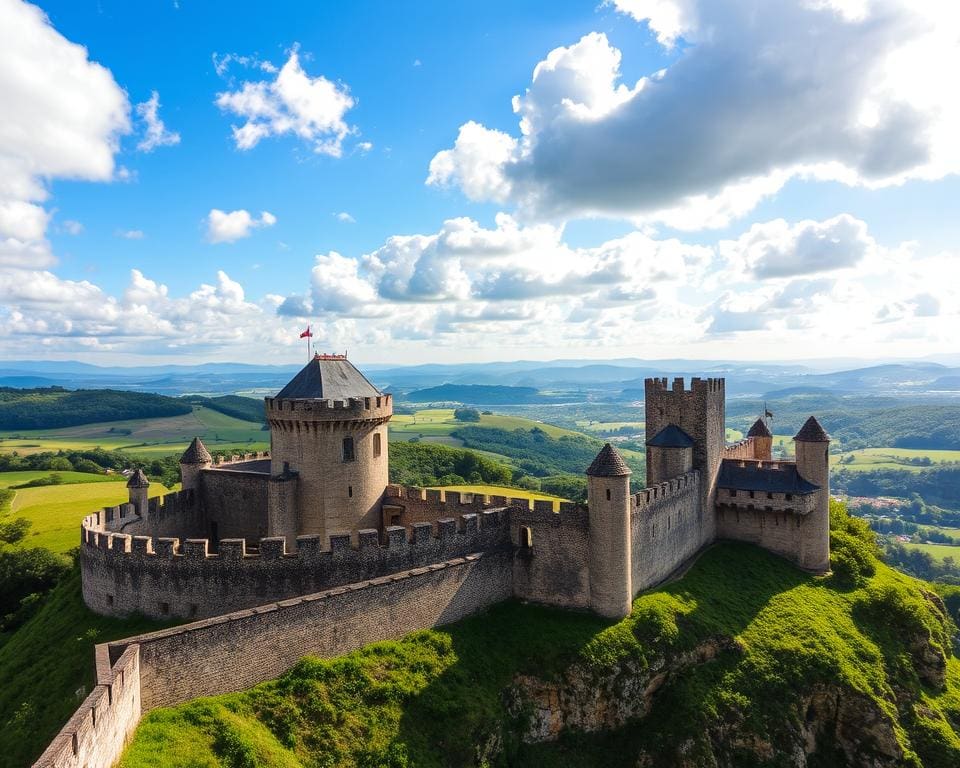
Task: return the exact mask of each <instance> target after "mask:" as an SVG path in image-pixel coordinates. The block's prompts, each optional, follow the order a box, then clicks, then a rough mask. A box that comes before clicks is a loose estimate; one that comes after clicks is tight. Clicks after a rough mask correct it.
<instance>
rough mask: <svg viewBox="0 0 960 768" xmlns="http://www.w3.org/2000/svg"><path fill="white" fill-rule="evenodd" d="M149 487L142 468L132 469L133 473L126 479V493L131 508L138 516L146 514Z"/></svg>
mask: <svg viewBox="0 0 960 768" xmlns="http://www.w3.org/2000/svg"><path fill="white" fill-rule="evenodd" d="M149 489H150V481H149V480H147V476H146V475H145V474H143V470H142V469H140V468H139V467H137V468H136V469H135V470H133V474H132V475H130V479H129V480H127V493H128V494H129V498H130V503H131V504H133V508H134V509H135V510H136V511H137V514H138V515H140V517H146V516H147V496H148V492H149Z"/></svg>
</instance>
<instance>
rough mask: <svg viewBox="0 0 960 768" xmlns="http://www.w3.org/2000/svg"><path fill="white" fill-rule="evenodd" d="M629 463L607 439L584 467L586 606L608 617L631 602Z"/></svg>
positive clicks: (617, 615)
mask: <svg viewBox="0 0 960 768" xmlns="http://www.w3.org/2000/svg"><path fill="white" fill-rule="evenodd" d="M631 474H632V473H631V472H630V467H628V466H627V464H626V462H624V460H623V457H621V456H620V454H619V453H617V450H616V449H615V448H614V447H613V446H612V445H610V443H607V444H606V445H605V446H603V448H601V449H600V453H598V454H597V457H596V458H595V459H594V460H593V463H592V464H591V465H590V467H589V468H588V469H587V508H588V510H589V512H588V513H589V515H590V609H591V610H593V611H594V612H596V613H598V614H600V615H601V616H606V617H608V618H611V619H622V618H623V617H624V616H629V615H630V610H631V608H632V604H633V577H632V566H631V557H632V546H631V543H630V475H631Z"/></svg>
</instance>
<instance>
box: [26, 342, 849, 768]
mask: <svg viewBox="0 0 960 768" xmlns="http://www.w3.org/2000/svg"><path fill="white" fill-rule="evenodd" d="M645 399H646V436H647V440H646V444H647V453H646V476H647V487H646V488H645V489H643V490H641V491H639V492H637V493H633V492H631V488H630V477H631V471H630V469H629V467H628V466H627V465H626V463H625V462H624V461H623V459H622V457H621V456H620V455H619V454H618V453H617V451H616V449H615V448H614V447H613V446H611V445H610V444H607V445H605V446H604V447H603V448H602V449H601V451H600V452H599V454H598V455H597V457H596V458H595V459H594V461H593V463H592V464H591V465H590V467H589V468H587V470H586V475H587V479H588V503H587V504H586V505H577V504H572V503H566V502H563V503H560V505H559V509H555V508H554V503H553V502H552V501H536V502H533V503H532V504H531V503H530V502H529V501H527V500H525V499H510V498H506V497H502V496H482V495H479V494H474V495H469V494H460V493H455V492H452V491H447V492H446V493H444V492H441V491H433V490H426V491H425V490H423V489H420V488H404V487H400V486H396V485H390V484H389V483H388V453H389V445H388V440H387V424H388V422H389V420H390V417H391V415H392V412H393V402H392V398H391V396H390V395H389V394H385V393H383V392H381V391H379V390H378V389H377V388H376V387H374V386H373V385H372V384H371V383H370V382H369V381H368V380H367V379H366V378H365V377H364V376H363V375H362V374H361V373H360V372H359V371H358V370H357V369H356V368H355V367H354V366H353V365H352V364H351V363H350V362H349V361H348V360H347V359H346V357H345V356H341V355H317V356H315V357H314V358H313V359H312V360H311V361H310V362H309V363H308V364H307V365H306V367H304V368H303V370H301V371H300V372H299V373H298V374H297V375H296V376H295V377H294V378H293V379H292V380H291V381H290V383H289V384H287V386H286V387H284V388H283V389H282V390H281V391H280V392H279V393H278V394H277V395H276V396H274V397H268V398H266V400H265V408H266V416H267V421H268V423H269V427H270V441H271V451H270V453H269V454H257V455H247V456H235V457H232V458H231V459H230V460H227V461H220V462H215V461H214V460H213V459H212V458H211V455H210V453H209V452H208V451H207V450H206V448H205V447H204V446H203V444H202V443H201V442H200V440H199V439H194V441H193V443H192V444H191V445H190V447H189V448H188V449H187V451H186V452H185V453H184V454H183V456H182V458H181V460H180V468H181V476H182V489H181V490H180V491H177V492H175V493H171V494H168V495H166V496H163V497H158V498H153V499H148V486H149V483H148V481H147V478H146V477H145V476H144V475H143V473H142V472H140V471H137V472H135V473H134V474H133V475H131V477H130V480H129V482H128V488H129V493H130V496H129V499H130V500H129V503H127V504H122V505H120V506H118V507H112V508H108V509H105V510H102V511H99V512H96V513H95V514H92V515H89V516H88V517H86V518H85V519H84V520H83V523H82V526H81V547H80V564H81V573H82V580H83V599H84V601H85V602H86V604H87V605H88V606H89V607H90V608H91V609H92V610H94V611H96V612H98V613H101V614H105V615H116V616H125V615H130V614H134V613H139V614H143V615H146V616H149V617H154V618H158V619H170V618H178V619H186V620H190V622H191V623H187V624H183V625H181V626H178V627H175V628H173V629H167V630H161V631H159V632H153V633H150V634H147V635H142V636H138V637H134V638H127V639H126V640H123V641H120V642H117V643H105V644H102V645H100V646H98V647H97V681H98V685H97V686H96V687H95V688H94V690H93V692H92V693H91V694H90V696H88V697H87V700H86V701H85V702H84V703H83V705H81V707H80V709H79V710H78V711H77V713H76V714H75V715H74V717H73V718H72V719H71V720H70V722H69V723H68V724H67V725H66V726H65V728H64V729H63V730H62V731H61V733H60V734H59V735H58V736H57V738H56V739H55V740H54V742H53V743H52V744H51V745H50V747H49V748H48V749H47V751H46V752H45V753H44V755H43V756H42V757H41V759H40V760H39V761H38V763H37V765H43V766H87V767H88V768H93V767H94V766H104V767H105V768H106V767H107V766H110V765H111V764H112V763H113V762H114V761H115V760H116V758H117V757H118V756H119V754H120V752H121V751H122V748H123V745H124V743H125V741H126V739H127V738H128V737H129V735H130V734H131V733H132V731H133V729H134V728H135V726H136V723H137V722H138V721H139V718H140V716H141V714H142V713H143V712H145V711H148V710H149V709H152V708H154V707H157V706H166V705H172V704H176V703H179V702H182V701H186V700H189V699H191V698H195V697H197V696H202V695H211V694H216V693H223V692H227V691H233V690H240V689H242V688H246V687H249V686H251V685H254V684H256V683H258V682H261V681H263V680H266V679H270V678H272V677H275V676H277V675H279V674H281V673H282V672H284V671H285V670H286V669H288V668H289V667H290V666H292V665H293V664H294V663H296V661H297V660H298V659H299V658H300V657H301V656H303V655H306V654H314V655H321V656H332V655H337V654H340V653H344V652H347V651H349V650H352V649H354V648H357V647H359V646H362V645H364V644H366V643H369V642H373V641H376V640H381V639H388V638H393V637H398V636H400V635H403V634H405V633H407V632H410V631H413V630H415V629H421V628H425V627H430V626H435V625H439V624H444V623H449V622H451V621H456V620H458V619H460V618H463V617H465V616H468V615H470V614H472V613H475V612H477V611H481V610H483V609H484V608H487V607H489V606H490V605H493V604H495V603H497V602H500V601H503V600H507V599H510V598H516V599H521V600H527V601H532V602H537V603H542V604H547V605H553V606H558V607H563V608H570V609H579V610H589V611H593V612H595V613H597V614H599V615H601V616H604V617H608V618H610V619H619V618H622V617H624V616H626V615H628V614H629V613H630V610H631V604H632V601H633V598H634V597H635V596H636V595H637V593H639V592H640V591H642V590H645V589H648V588H650V587H653V586H655V585H657V584H659V583H661V582H663V581H664V580H666V579H668V578H669V577H670V576H671V575H672V574H674V573H676V572H678V571H679V570H680V569H682V568H684V567H685V566H686V565H687V564H688V563H690V562H691V560H692V559H693V558H694V557H695V556H696V555H697V554H698V553H699V552H700V551H701V550H703V549H704V547H706V546H709V545H710V544H711V543H712V542H714V541H716V540H718V539H729V540H738V541H747V542H751V543H754V544H756V545H758V546H761V547H763V548H765V549H768V550H770V551H772V552H774V553H776V554H778V555H780V556H782V557H784V558H786V559H788V560H790V561H792V562H793V563H795V564H796V565H797V566H798V567H800V568H802V569H804V570H807V571H810V572H814V573H823V572H826V571H827V570H828V568H829V562H830V549H829V509H828V506H829V456H828V453H829V441H830V438H829V436H828V435H827V434H826V432H824V430H823V428H822V427H821V426H820V424H819V423H818V422H817V420H816V419H815V418H814V417H812V416H811V417H810V418H809V419H808V420H807V422H806V423H805V424H804V425H803V427H802V429H801V430H800V431H799V432H798V433H797V435H796V437H795V438H794V440H795V444H796V460H795V461H783V460H774V459H773V457H772V442H773V440H772V436H771V434H770V431H769V430H768V428H767V426H766V425H765V423H764V421H763V420H762V419H758V420H757V422H756V423H755V424H754V425H753V427H752V428H751V429H750V431H749V433H748V435H747V437H746V438H745V439H744V440H741V441H740V442H737V443H734V444H727V443H726V441H725V427H724V425H725V418H724V417H725V394H724V380H723V379H698V378H694V379H692V380H691V382H690V386H689V388H687V387H686V386H685V384H684V381H683V380H682V379H675V380H674V381H673V382H672V384H671V383H669V382H668V381H667V380H666V379H647V381H646V386H645Z"/></svg>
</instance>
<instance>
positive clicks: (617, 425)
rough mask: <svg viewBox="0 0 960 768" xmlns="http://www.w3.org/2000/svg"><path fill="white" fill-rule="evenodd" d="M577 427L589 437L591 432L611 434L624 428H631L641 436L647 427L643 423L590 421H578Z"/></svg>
mask: <svg viewBox="0 0 960 768" xmlns="http://www.w3.org/2000/svg"><path fill="white" fill-rule="evenodd" d="M577 426H578V427H580V428H581V429H582V430H583V431H584V432H586V433H587V434H588V435H589V434H591V433H593V432H612V431H613V430H616V429H623V428H624V427H631V428H633V429H635V430H636V431H637V433H638V434H643V431H644V429H645V428H646V426H647V425H646V423H645V422H643V421H592V420H590V419H580V420H579V421H578V422H577Z"/></svg>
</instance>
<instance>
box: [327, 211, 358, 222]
mask: <svg viewBox="0 0 960 768" xmlns="http://www.w3.org/2000/svg"><path fill="white" fill-rule="evenodd" d="M333 215H334V218H336V220H337V221H342V222H343V223H344V224H356V223H357V220H356V219H355V218H353V216H351V215H350V214H349V213H347V212H346V211H340V213H335V214H333Z"/></svg>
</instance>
